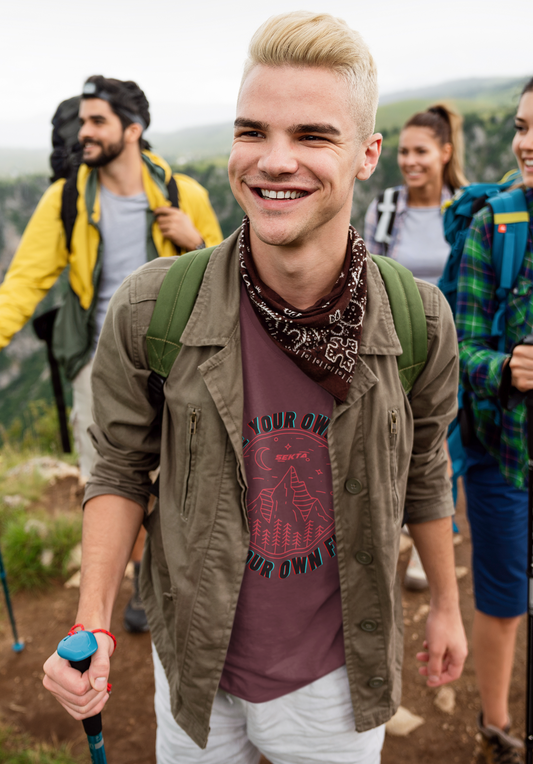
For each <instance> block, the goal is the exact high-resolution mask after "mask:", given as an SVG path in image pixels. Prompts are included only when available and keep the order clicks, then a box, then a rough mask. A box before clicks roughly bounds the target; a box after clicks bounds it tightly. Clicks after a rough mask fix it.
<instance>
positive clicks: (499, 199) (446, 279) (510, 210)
mask: <svg viewBox="0 0 533 764" xmlns="http://www.w3.org/2000/svg"><path fill="white" fill-rule="evenodd" d="M519 179H520V173H519V172H518V170H516V171H512V172H509V173H507V174H506V175H504V177H503V178H502V180H501V181H500V182H499V183H473V184H472V185H470V186H466V187H465V188H463V189H461V190H460V191H458V192H457V193H456V194H455V195H454V197H453V198H452V199H451V200H450V201H449V202H447V203H446V205H445V209H444V220H443V222H444V235H445V237H446V240H447V241H448V243H449V244H450V245H451V251H450V255H449V257H448V261H447V263H446V266H445V268H444V271H443V274H442V276H441V278H440V281H439V288H440V289H441V290H442V292H443V293H444V295H445V297H446V299H447V300H448V302H449V304H450V307H451V309H452V312H453V315H454V317H455V313H456V306H457V282H458V279H459V270H460V266H461V258H462V256H463V250H464V245H465V240H466V237H467V234H468V230H469V228H470V223H471V222H472V217H473V216H474V214H475V213H476V212H479V210H481V209H483V207H485V206H486V205H488V206H489V207H490V208H491V209H492V213H493V226H494V228H493V243H492V264H493V266H494V272H495V274H496V283H497V289H496V297H497V300H498V307H497V310H496V313H495V315H494V319H493V321H492V328H491V336H492V337H493V338H494V340H495V341H496V342H497V346H498V350H499V351H500V352H504V351H505V310H506V307H507V298H508V296H509V292H510V291H511V289H512V288H513V286H514V283H515V281H516V279H517V277H518V274H519V272H520V269H521V267H522V263H523V262H524V256H525V253H526V246H527V236H528V225H529V214H528V211H527V204H526V199H525V196H524V193H523V191H522V189H520V188H516V189H513V190H508V189H509V188H510V186H512V185H513V184H514V183H516V181H517V180H519ZM458 403H459V411H458V414H457V417H456V419H455V420H454V421H453V422H452V423H451V424H450V428H449V431H448V447H449V451H450V457H451V460H452V467H453V492H454V498H455V499H456V497H457V479H458V478H459V477H460V476H461V475H464V473H465V472H466V467H467V459H466V453H465V451H464V446H468V445H470V443H471V442H472V440H473V432H474V430H473V427H472V422H471V412H470V403H469V396H468V394H467V393H466V392H465V391H464V390H463V388H462V387H461V386H459V392H458ZM483 405H484V406H487V407H490V408H491V409H494V417H495V421H498V420H499V417H500V410H499V408H498V407H497V405H496V404H495V403H494V402H492V401H489V400H487V401H484V402H483Z"/></svg>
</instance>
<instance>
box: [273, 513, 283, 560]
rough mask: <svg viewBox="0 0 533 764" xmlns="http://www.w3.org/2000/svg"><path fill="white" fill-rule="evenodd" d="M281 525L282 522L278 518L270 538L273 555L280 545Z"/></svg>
mask: <svg viewBox="0 0 533 764" xmlns="http://www.w3.org/2000/svg"><path fill="white" fill-rule="evenodd" d="M281 525H282V522H281V520H280V519H279V517H278V518H277V520H276V521H275V523H274V535H273V537H272V546H273V548H274V554H275V553H276V551H277V548H278V546H279V545H280V543H281Z"/></svg>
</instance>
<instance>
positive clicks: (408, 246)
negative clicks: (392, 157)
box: [364, 104, 468, 590]
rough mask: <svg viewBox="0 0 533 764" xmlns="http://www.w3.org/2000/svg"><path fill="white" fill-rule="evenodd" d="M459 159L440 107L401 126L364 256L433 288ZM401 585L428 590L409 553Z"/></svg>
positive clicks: (460, 180) (454, 117)
mask: <svg viewBox="0 0 533 764" xmlns="http://www.w3.org/2000/svg"><path fill="white" fill-rule="evenodd" d="M463 158H464V140H463V118H462V117H461V116H460V115H459V114H457V113H456V112H455V111H453V109H451V108H450V107H449V106H445V105H444V104H436V105H435V106H431V107H430V108H429V109H427V111H421V112H418V113H417V114H414V115H413V116H412V117H411V118H410V119H409V120H408V121H407V122H406V123H405V125H404V126H403V128H402V131H401V133H400V139H399V142H398V165H399V167H400V171H401V173H402V175H403V177H404V181H405V182H404V185H403V186H397V187H396V188H390V189H387V190H386V191H385V192H384V193H383V194H381V195H380V196H378V197H376V199H374V201H373V202H372V203H371V205H370V207H369V208H368V210H367V213H366V216H365V236H364V239H365V243H366V246H367V247H368V250H369V252H372V253H373V254H376V255H388V256H389V257H392V258H394V259H395V260H398V262H399V263H401V264H402V265H405V267H406V268H409V270H410V271H412V273H413V275H414V276H416V277H417V278H420V279H424V281H430V282H431V283H432V284H437V282H438V280H439V278H440V276H441V274H442V271H443V269H444V266H445V264H446V261H447V259H448V255H449V254H450V245H449V244H448V242H447V241H446V239H445V238H444V230H443V225H442V217H441V207H442V205H443V204H444V202H446V201H447V200H448V199H450V198H451V197H452V195H453V193H454V192H455V191H456V190H457V189H458V188H460V187H461V186H464V185H466V184H467V183H468V181H467V179H466V178H465V175H464V171H463ZM450 472H451V466H450ZM454 531H455V532H457V527H456V526H455V524H454ZM404 585H405V586H406V587H407V588H408V589H415V590H416V589H425V588H426V587H427V586H428V582H427V578H426V574H425V572H424V569H423V567H422V563H421V561H420V557H419V555H418V552H417V551H416V549H415V548H413V551H412V553H411V558H410V560H409V565H408V567H407V571H406V574H405V578H404Z"/></svg>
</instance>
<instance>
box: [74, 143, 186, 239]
mask: <svg viewBox="0 0 533 764" xmlns="http://www.w3.org/2000/svg"><path fill="white" fill-rule="evenodd" d="M141 158H142V160H143V162H142V178H143V186H144V190H145V193H146V196H147V198H148V206H149V207H150V209H151V210H153V209H155V208H156V207H162V206H166V205H168V191H167V183H168V181H169V180H170V177H171V175H172V170H171V169H170V166H169V165H168V163H167V162H165V160H164V159H162V158H161V157H159V156H157V154H154V153H152V152H151V151H143V152H142V153H141ZM77 187H78V193H79V194H80V196H82V198H84V199H85V206H86V209H87V214H88V216H89V220H90V221H91V222H92V223H93V224H94V223H98V222H99V220H100V193H99V192H100V187H99V184H98V170H97V169H96V168H94V167H89V166H88V165H86V164H81V165H80V167H79V169H78V177H77Z"/></svg>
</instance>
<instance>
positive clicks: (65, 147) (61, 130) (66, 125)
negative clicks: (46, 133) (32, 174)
mask: <svg viewBox="0 0 533 764" xmlns="http://www.w3.org/2000/svg"><path fill="white" fill-rule="evenodd" d="M79 110H80V97H79V96H73V97H72V98H67V100H66V101H61V103H60V104H59V106H58V107H57V109H56V112H55V114H54V116H53V117H52V128H53V129H52V153H51V154H50V167H51V168H52V177H51V178H50V181H51V182H52V183H55V181H56V180H59V179H60V178H68V177H70V175H72V174H73V173H74V174H75V173H76V172H77V170H78V167H79V166H80V162H81V145H80V142H79V141H78V131H79V129H80V120H79V117H78V112H79Z"/></svg>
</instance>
